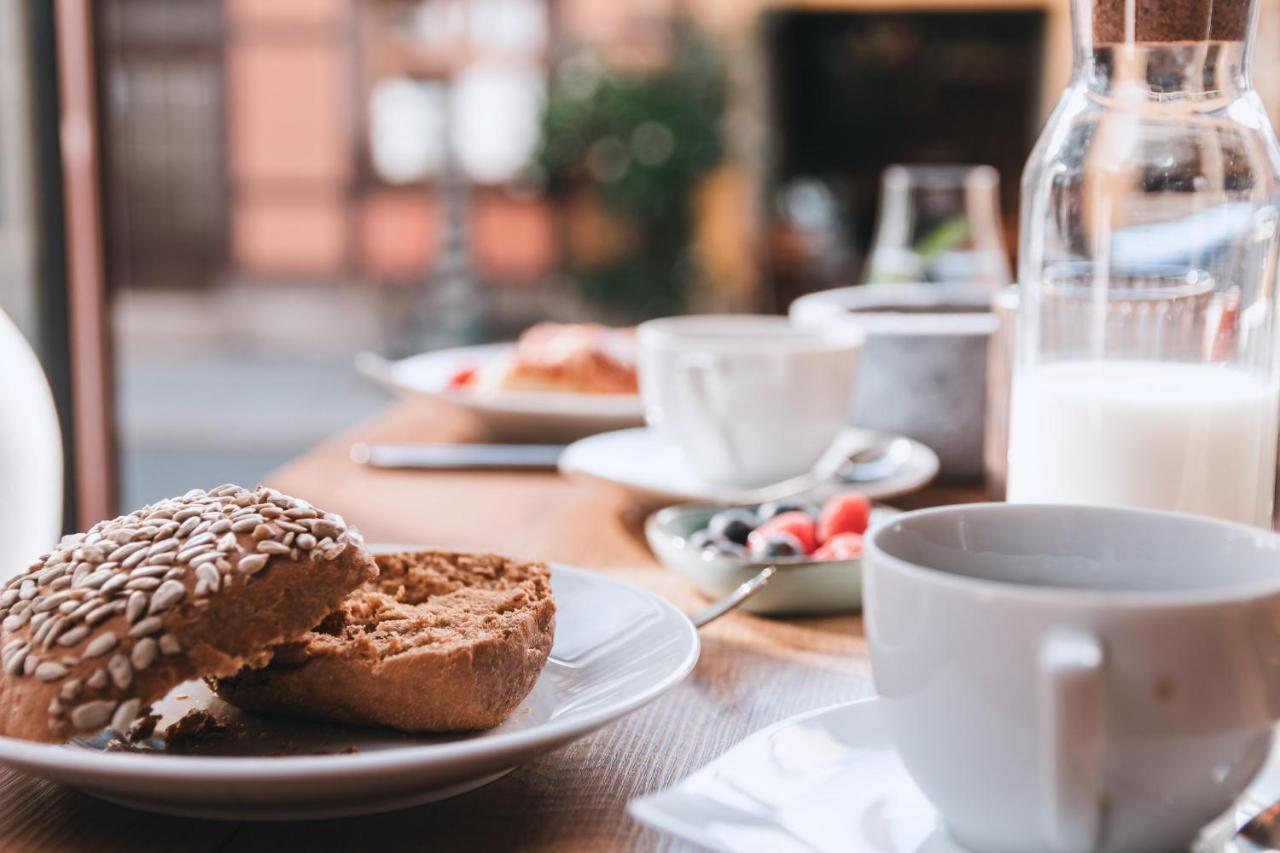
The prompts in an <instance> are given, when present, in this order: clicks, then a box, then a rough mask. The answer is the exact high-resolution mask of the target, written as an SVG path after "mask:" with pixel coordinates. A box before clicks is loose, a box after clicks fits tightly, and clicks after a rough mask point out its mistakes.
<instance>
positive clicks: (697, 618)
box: [689, 566, 778, 628]
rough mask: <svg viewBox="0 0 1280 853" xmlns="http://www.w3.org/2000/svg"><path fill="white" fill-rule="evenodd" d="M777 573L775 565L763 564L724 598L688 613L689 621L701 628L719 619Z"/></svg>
mask: <svg viewBox="0 0 1280 853" xmlns="http://www.w3.org/2000/svg"><path fill="white" fill-rule="evenodd" d="M777 573H778V569H777V567H776V566H765V567H764V568H763V569H761V570H760V573H759V574H757V575H756V576H755V577H753V578H752V579H751V580H749V581H744V582H742V583H741V584H739V585H738V588H737V589H735V590H734V591H733V592H731V593H729V594H728V595H726V596H725V597H724V598H722V599H720V600H719V601H716V602H715V603H713V604H710V605H708V606H707V607H705V608H703V609H702V610H699V611H697V612H696V613H690V614H689V621H690V622H692V623H693V627H695V628H701V627H702V626H703V625H706V624H707V623H709V622H712V621H714V620H716V619H719V618H720V617H721V616H723V615H724V614H726V613H728V612H729V611H730V610H733V609H734V608H736V607H737V606H738V605H739V604H741V603H742V602H744V601H746V600H747V599H748V598H750V597H751V596H753V595H755V594H756V593H757V592H759V591H760V590H762V589H764V588H765V587H766V586H768V585H769V581H770V580H771V579H772V578H773V576H774V575H776V574H777Z"/></svg>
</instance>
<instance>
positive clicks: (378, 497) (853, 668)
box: [0, 402, 981, 851]
mask: <svg viewBox="0 0 1280 853" xmlns="http://www.w3.org/2000/svg"><path fill="white" fill-rule="evenodd" d="M476 435H477V433H476V429H475V426H474V424H472V423H471V422H470V421H469V420H468V419H467V417H466V416H463V415H460V414H459V413H456V412H454V411H452V410H448V409H445V408H442V407H437V406H433V405H431V404H429V403H425V402H411V403H401V404H397V405H396V406H394V407H392V408H391V409H389V410H387V412H385V413H384V414H383V415H382V416H380V417H377V418H375V419H374V420H372V421H370V422H368V423H366V424H363V425H361V426H360V427H358V428H356V429H355V430H352V431H351V432H349V433H346V434H343V435H340V436H337V437H335V438H334V439H333V440H331V441H329V442H327V443H326V444H324V445H322V446H320V447H318V448H316V449H314V450H313V451H311V452H309V453H308V454H306V455H305V456H303V457H301V458H300V459H298V460H297V461H295V462H293V463H292V464H290V465H288V466H286V467H285V468H284V469H282V470H280V471H278V472H276V473H275V474H274V475H273V476H272V477H270V478H269V483H270V485H273V486H275V487H277V488H279V489H281V490H283V491H285V492H288V493H291V494H296V495H299V496H302V497H306V498H307V499H308V500H311V501H313V502H315V503H316V504H317V505H319V506H322V507H324V508H326V509H329V510H333V511H336V512H340V513H342V514H343V515H345V516H346V517H347V519H348V520H349V521H351V522H352V523H354V524H356V525H357V526H359V527H360V528H361V530H363V531H364V533H365V536H366V538H367V539H368V540H369V541H370V542H382V543H404V544H433V545H444V546H455V547H460V548H469V549H477V550H488V551H496V552H501V553H507V554H512V555H517V556H523V557H529V558H536V559H543V560H554V561H559V562H563V563H569V564H572V565H576V566H582V567H586V568H591V569H595V570H599V571H601V572H604V573H606V574H609V575H611V576H614V577H618V578H622V579H624V580H627V581H631V582H633V583H636V584H638V585H640V586H644V587H647V588H648V589H651V590H654V591H656V592H658V593H659V594H661V595H663V596H665V597H666V598H668V599H669V600H671V601H672V602H674V603H675V604H676V605H677V606H679V607H681V608H684V609H686V610H692V609H694V608H696V607H698V606H700V605H702V604H704V603H705V601H704V600H703V599H702V598H701V597H700V596H699V595H698V594H697V593H696V592H694V591H693V589H692V588H691V587H690V586H689V585H688V584H687V582H685V581H684V580H683V579H682V578H680V577H679V576H677V575H675V574H673V573H670V572H667V571H665V570H664V569H662V568H661V567H660V566H659V565H658V564H657V563H656V562H655V561H654V558H653V556H652V555H651V554H650V553H649V550H648V548H647V546H646V545H645V544H644V540H643V534H642V532H641V524H642V522H643V519H644V515H645V510H644V508H640V507H636V506H634V505H633V504H632V503H630V502H629V499H628V498H627V497H626V496H625V495H623V494H621V493H620V492H618V491H615V490H613V489H611V488H609V487H607V486H604V485H602V484H599V483H595V482H586V481H578V482H574V481H570V480H567V479H564V478H561V477H560V476H558V475H555V474H551V473H480V472H456V473H455V472H449V473H437V472H430V473H427V472H402V471H377V470H371V469H367V468H364V467H362V466H358V465H355V464H353V463H352V462H350V461H349V458H348V451H349V448H350V446H351V444H352V443H353V442H354V441H357V440H361V441H370V442H374V441H388V442H389V441H447V440H467V439H471V438H475V437H476ZM247 485H251V484H247ZM980 497H981V493H980V491H979V490H977V489H976V488H974V487H973V486H972V485H970V486H963V485H961V486H952V487H933V488H931V489H928V490H926V491H924V492H921V493H920V494H917V495H913V496H911V497H910V498H903V499H899V500H897V501H894V503H895V504H896V505H899V506H903V507H914V506H922V505H927V504H933V503H947V502H956V501H966V500H975V499H979V498H980ZM702 641H703V648H702V657H701V659H700V660H699V662H698V665H697V667H696V668H695V669H694V671H693V673H692V674H691V675H690V676H689V678H688V679H687V680H686V681H685V682H684V683H683V684H682V685H680V686H679V687H677V688H676V689H674V690H672V691H671V692H670V693H668V694H667V695H665V696H663V697H662V698H660V699H659V700H657V701H656V702H654V703H652V704H651V705H649V706H648V707H646V708H643V709H641V710H640V711H637V712H636V713H634V714H632V715H630V716H628V717H626V718H624V719H622V720H620V721H618V722H616V723H614V724H612V725H610V726H607V727H606V728H604V729H602V730H600V731H599V732H597V733H596V734H594V735H592V736H590V737H587V738H584V739H583V740H580V741H578V742H576V743H574V744H571V745H569V746H567V747H565V748H563V749H561V750H559V751H557V752H554V753H551V754H550V755H547V756H544V757H543V758H541V759H539V760H537V761H534V762H533V763H531V764H528V765H525V766H523V767H521V768H519V769H517V770H516V771H515V772H513V773H511V774H509V775H507V776H505V777H503V778H502V779H500V780H498V781H497V782H494V783H493V784H491V785H488V786H486V787H484V788H481V789H479V790H477V791H473V792H471V793H468V794H464V795H462V796H459V797H455V798H453V799H450V800H446V801H444V802H440V803H435V804H431V805H426V806H421V807H418V808H414V809H409V810H405V811H400V812H393V813H390V814H383V815H374V816H370V817H361V818H345V819H342V820H333V821H308V822H294V823H284V824H272V823H234V822H215V821H200V820H191V819H183V818H166V817H159V816H155V815H150V814H144V813H141V812H135V811H131V810H128V809H124V808H120V807H117V806H113V805H108V804H106V803H102V802H98V801H96V800H94V799H92V798H90V797H88V796H86V795H83V794H80V793H79V792H77V791H74V790H71V789H67V788H61V787H59V786H56V785H52V784H50V783H46V782H41V781H37V780H33V779H28V778H26V777H23V776H20V775H18V774H16V773H12V772H7V771H6V772H4V773H3V774H2V775H0V849H5V850H86V851H87V850H93V851H104V850H223V849H227V850H263V851H280V850H352V851H354V850H379V851H400V850H404V851H409V850H413V851H418V850H437V851H449V850H512V849H522V850H582V851H598V850H684V849H687V848H686V847H685V846H684V845H682V844H679V843H677V842H673V841H671V840H670V839H667V838H664V837H662V836H660V835H659V834H658V833H656V832H653V831H651V830H648V829H645V828H643V827H641V826H640V825H639V824H637V823H636V822H635V821H633V820H632V819H631V818H630V817H629V816H628V815H627V813H626V803H627V801H628V800H629V799H631V798H632V797H635V796H639V795H641V794H646V793H648V792H650V791H654V790H656V789H659V788H662V787H664V786H666V785H669V784H671V783H673V782H675V781H676V780H678V779H680V778H682V777H684V776H687V775H688V774H689V773H691V772H693V771H694V770H696V769H697V768H699V767H701V766H702V765H704V764H706V763H707V762H708V761H710V760H711V759H713V758H715V757H716V756H717V755H720V754H721V753H722V752H724V751H725V750H726V749H728V748H729V747H731V746H732V745H733V744H735V743H737V742H738V741H739V740H741V739H742V738H743V737H745V736H746V735H748V734H750V733H751V732H754V731H756V730H757V729H760V728H762V727H764V726H766V725H768V724H770V723H773V722H775V721H777V720H780V719H783V718H784V717H787V716H790V715H792V714H796V713H799V712H801V711H807V710H810V709H813V708H819V707H822V706H825V705H830V704H833V703H836V702H843V701H848V700H852V699H857V698H860V697H864V696H868V695H870V693H871V690H872V688H871V681H870V673H869V668H868V663H867V657H866V648H865V645H864V643H863V637H862V623H861V619H859V618H857V617H855V616H841V617H831V618H808V619H764V618H759V617H754V616H751V615H748V614H744V613H734V614H730V615H729V616H726V617H724V618H723V619H721V620H720V621H718V622H715V623H714V624H712V625H710V626H708V627H707V628H706V629H704V630H703V632H702Z"/></svg>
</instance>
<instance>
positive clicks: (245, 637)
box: [0, 485, 377, 742]
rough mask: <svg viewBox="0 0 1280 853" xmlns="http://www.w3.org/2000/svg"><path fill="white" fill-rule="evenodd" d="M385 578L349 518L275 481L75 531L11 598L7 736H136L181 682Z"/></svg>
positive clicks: (251, 655) (17, 583)
mask: <svg viewBox="0 0 1280 853" xmlns="http://www.w3.org/2000/svg"><path fill="white" fill-rule="evenodd" d="M376 574H377V567H376V566H375V565H374V563H373V559H372V558H371V557H370V555H369V553H368V552H367V551H366V550H365V548H364V546H363V544H362V541H361V538H360V534H359V533H357V532H356V531H355V530H354V529H353V528H350V527H348V526H347V525H346V523H345V522H344V521H343V520H342V518H341V517H339V516H337V515H333V514H331V513H325V512H322V511H320V510H318V509H316V508H315V507H312V506H311V505H310V504H308V503H307V502H306V501H303V500H299V499H297V498H291V497H288V496H286V495H282V494H280V493H279V492H277V491H274V490H273V489H266V488H262V487H259V488H258V489H257V490H256V491H249V490H247V489H242V488H240V487H239V486H233V485H226V486H220V487H218V488H216V489H214V490H213V491H211V492H208V493H206V492H204V491H201V490H199V489H196V490H193V491H190V492H188V493H187V494H185V495H183V496H182V497H180V498H173V499H170V500H165V501H161V502H159V503H156V504H153V505H151V506H148V507H144V508H143V509H140V510H138V511H137V512H134V513H132V514H130V515H126V516H121V517H120V518H116V519H113V520H111V521H103V522H100V523H98V524H96V525H94V526H93V527H92V528H90V530H89V531H88V532H87V533H80V534H76V535H73V536H67V537H64V538H63V540H62V542H61V543H60V544H59V545H58V547H56V548H55V549H54V550H53V551H52V552H50V553H49V554H46V555H45V556H43V557H41V558H40V559H39V560H37V561H36V562H35V563H34V564H33V565H32V566H31V567H30V568H29V569H27V571H26V573H25V574H21V575H18V576H16V577H14V578H13V579H11V580H10V581H9V582H8V583H7V584H5V586H4V591H3V593H0V620H2V621H0V733H2V734H5V735H8V736H10V737H21V738H27V739H30V740H39V741H48V742H60V741H63V740H65V739H67V738H68V737H70V736H72V735H74V734H77V733H79V734H92V733H94V732H96V731H98V730H100V729H102V728H103V727H104V726H106V727H109V728H111V729H113V730H116V731H118V732H124V731H127V730H128V728H129V726H130V724H131V723H132V722H133V720H134V719H135V718H136V717H137V716H139V715H140V714H142V713H143V712H144V711H145V710H146V709H147V708H148V706H149V705H150V704H151V703H152V702H154V701H155V700H157V699H159V698H160V697H161V696H163V695H164V694H165V693H166V692H168V691H169V690H170V689H171V688H172V687H174V686H175V685H177V684H179V683H181V682H183V681H186V680H188V679H191V678H197V677H200V676H206V675H212V676H218V675H230V674H232V673H234V672H236V671H237V670H239V669H240V668H241V667H242V666H244V665H245V664H246V663H249V662H262V661H265V660H266V658H267V656H268V655H269V652H268V651H267V649H269V647H270V646H272V645H274V644H277V643H280V642H283V641H285V640H289V639H292V638H295V637H297V636H299V635H301V634H302V633H303V632H304V631H306V630H307V629H309V628H311V627H312V626H314V625H315V624H316V623H317V622H319V621H320V620H321V619H322V618H323V617H324V616H325V614H326V613H329V612H330V611H331V610H333V608H334V607H335V606H336V605H337V604H338V603H339V602H340V601H341V600H342V599H343V597H344V596H345V595H346V594H347V593H348V592H350V591H351V590H352V589H355V588H356V587H358V586H359V585H360V584H362V583H364V582H365V581H367V580H369V579H370V578H372V577H373V576H374V575H376Z"/></svg>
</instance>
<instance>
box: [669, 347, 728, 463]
mask: <svg viewBox="0 0 1280 853" xmlns="http://www.w3.org/2000/svg"><path fill="white" fill-rule="evenodd" d="M676 372H677V375H678V376H679V377H680V382H681V384H682V385H683V386H684V388H685V391H686V392H687V394H686V398H687V399H688V400H689V401H690V402H691V403H692V404H693V405H694V406H695V407H696V408H697V409H698V417H699V419H700V420H702V421H703V422H704V423H705V424H707V425H708V426H709V427H711V428H712V429H714V430H715V433H716V445H717V450H718V451H719V453H720V454H721V455H722V456H723V457H724V461H725V462H726V463H727V465H726V467H727V468H729V469H734V470H736V469H738V468H741V467H742V465H741V463H742V457H741V455H740V454H739V453H738V448H737V446H736V444H735V442H734V440H733V435H732V434H731V431H730V429H729V428H728V427H727V426H725V424H724V423H723V421H722V420H721V417H720V415H719V414H718V413H717V411H716V409H717V405H716V400H715V397H716V389H715V385H714V377H715V373H716V369H715V361H714V356H711V355H709V354H706V353H688V354H686V355H684V356H683V357H681V358H680V359H679V360H678V361H677V362H676Z"/></svg>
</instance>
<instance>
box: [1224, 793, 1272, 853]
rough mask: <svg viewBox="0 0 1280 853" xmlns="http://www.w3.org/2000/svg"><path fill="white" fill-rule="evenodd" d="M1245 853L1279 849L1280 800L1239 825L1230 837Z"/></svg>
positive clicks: (1237, 847) (1262, 852)
mask: <svg viewBox="0 0 1280 853" xmlns="http://www.w3.org/2000/svg"><path fill="white" fill-rule="evenodd" d="M1232 841H1233V842H1235V845H1236V849H1238V850H1241V851H1246V853H1264V851H1275V850H1280V802H1276V803H1272V804H1271V805H1269V806H1267V807H1266V808H1265V809H1263V810H1262V811H1260V812H1258V813H1257V814H1256V815H1254V816H1253V817H1252V818H1250V819H1249V821H1248V823H1246V824H1245V825H1244V826H1242V827H1240V829H1239V830H1237V831H1236V834H1235V836H1234V837H1233V838H1232Z"/></svg>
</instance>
